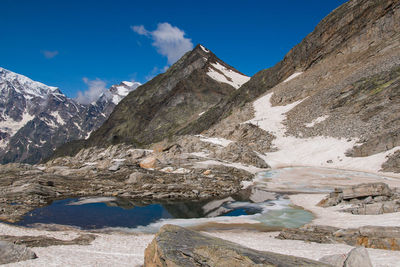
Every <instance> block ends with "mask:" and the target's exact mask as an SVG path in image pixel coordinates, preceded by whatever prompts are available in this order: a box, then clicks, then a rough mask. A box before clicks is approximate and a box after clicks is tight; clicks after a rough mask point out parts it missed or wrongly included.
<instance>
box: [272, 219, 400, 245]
mask: <svg viewBox="0 0 400 267" xmlns="http://www.w3.org/2000/svg"><path fill="white" fill-rule="evenodd" d="M277 238H279V239H292V240H303V241H308V242H316V243H328V244H332V243H345V244H348V245H350V246H363V247H366V248H376V249H387V250H400V227H382V226H363V227H360V228H349V229H340V228H337V227H331V226H319V225H311V226H305V227H302V228H298V229H285V230H284V231H282V232H280V234H279V235H278V237H277Z"/></svg>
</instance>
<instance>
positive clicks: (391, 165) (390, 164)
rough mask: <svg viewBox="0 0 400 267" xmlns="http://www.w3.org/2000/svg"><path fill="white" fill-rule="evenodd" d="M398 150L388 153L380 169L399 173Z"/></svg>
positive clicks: (399, 154) (399, 152)
mask: <svg viewBox="0 0 400 267" xmlns="http://www.w3.org/2000/svg"><path fill="white" fill-rule="evenodd" d="M399 166H400V150H398V151H396V152H395V153H393V154H392V155H390V156H389V157H388V159H387V161H386V162H385V163H383V164H382V171H385V172H395V173H400V167H399Z"/></svg>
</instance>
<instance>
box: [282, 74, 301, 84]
mask: <svg viewBox="0 0 400 267" xmlns="http://www.w3.org/2000/svg"><path fill="white" fill-rule="evenodd" d="M302 73H303V72H302V71H297V72H295V73H293V74H292V75H290V76H289V77H288V78H287V79H286V80H284V81H283V82H284V83H286V82H288V81H290V80H293V79H294V78H296V77H297V76H299V75H300V74H302Z"/></svg>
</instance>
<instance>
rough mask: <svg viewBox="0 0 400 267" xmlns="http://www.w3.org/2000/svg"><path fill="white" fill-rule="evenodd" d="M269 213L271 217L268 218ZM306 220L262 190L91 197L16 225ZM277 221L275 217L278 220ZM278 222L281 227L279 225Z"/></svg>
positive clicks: (141, 227) (143, 226)
mask: <svg viewBox="0 0 400 267" xmlns="http://www.w3.org/2000/svg"><path fill="white" fill-rule="evenodd" d="M268 214H269V215H268ZM299 214H302V215H304V216H303V217H304V218H303V219H301V220H299V222H298V223H294V224H293V223H292V224H289V226H293V227H298V226H301V225H302V224H304V223H306V222H308V221H310V220H311V219H312V215H311V214H309V213H308V212H306V211H303V210H299V209H295V208H292V207H290V201H289V200H286V199H282V198H280V197H279V198H278V196H277V195H275V194H272V193H269V192H267V191H264V190H263V189H262V188H256V187H253V188H248V189H247V190H244V191H242V192H240V193H239V194H237V195H233V196H229V197H226V198H223V199H214V200H203V201H191V202H163V203H148V202H135V201H131V200H128V199H123V198H116V197H91V198H79V199H65V200H58V201H54V202H53V203H52V204H51V205H49V206H46V207H42V208H38V209H35V210H33V211H31V212H29V213H28V214H27V215H26V216H25V217H24V218H23V219H22V220H21V221H20V222H18V223H17V224H18V225H23V226H29V225H33V224H36V223H42V224H43V223H44V224H61V225H71V226H77V227H80V228H82V229H102V228H128V229H137V230H138V231H144V232H153V231H157V230H158V228H159V227H160V226H161V225H163V224H166V223H173V224H180V225H186V226H189V227H191V226H192V227H195V226H199V225H205V224H210V223H211V224H215V223H223V224H238V223H240V224H242V223H245V224H260V225H266V226H268V224H269V223H270V224H271V226H274V227H276V226H278V227H279V226H281V227H287V223H285V221H288V220H289V221H290V220H291V217H296V220H297V219H298V217H299ZM275 217H276V218H275ZM279 221H282V222H283V223H282V224H281V225H280V224H279Z"/></svg>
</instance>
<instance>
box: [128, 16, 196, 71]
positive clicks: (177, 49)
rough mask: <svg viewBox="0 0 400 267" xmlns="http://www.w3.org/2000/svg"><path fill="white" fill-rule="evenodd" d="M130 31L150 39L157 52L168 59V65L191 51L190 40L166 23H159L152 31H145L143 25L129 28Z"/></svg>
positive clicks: (182, 32) (183, 33)
mask: <svg viewBox="0 0 400 267" xmlns="http://www.w3.org/2000/svg"><path fill="white" fill-rule="evenodd" d="M131 29H132V30H133V31H134V32H136V33H137V34H140V35H143V36H146V37H148V38H150V39H152V40H153V46H154V47H155V48H156V49H157V52H158V53H159V54H161V55H163V56H166V57H167V58H168V64H173V63H175V62H176V61H177V60H178V59H179V58H180V57H182V56H183V54H185V53H186V52H187V51H190V50H192V49H193V43H192V40H191V39H189V38H186V37H185V32H184V31H183V30H181V29H179V28H178V27H175V26H172V25H171V24H169V23H167V22H165V23H159V24H158V25H157V29H155V30H154V31H148V30H146V28H145V27H144V26H143V25H136V26H131Z"/></svg>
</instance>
